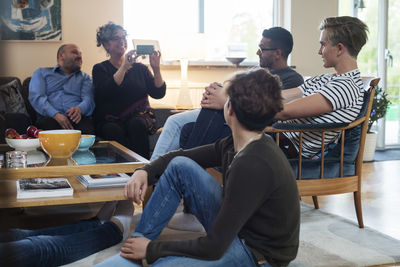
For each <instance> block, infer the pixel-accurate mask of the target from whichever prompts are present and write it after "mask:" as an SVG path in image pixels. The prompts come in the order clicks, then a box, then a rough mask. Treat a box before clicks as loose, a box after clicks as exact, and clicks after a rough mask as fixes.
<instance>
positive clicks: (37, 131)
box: [33, 129, 43, 138]
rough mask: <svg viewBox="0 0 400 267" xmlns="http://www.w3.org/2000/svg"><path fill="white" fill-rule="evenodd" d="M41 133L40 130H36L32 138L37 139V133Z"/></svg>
mask: <svg viewBox="0 0 400 267" xmlns="http://www.w3.org/2000/svg"><path fill="white" fill-rule="evenodd" d="M41 131H43V130H42V129H36V131H35V133H34V134H33V138H38V137H39V132H41Z"/></svg>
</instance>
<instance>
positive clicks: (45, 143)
mask: <svg viewBox="0 0 400 267" xmlns="http://www.w3.org/2000/svg"><path fill="white" fill-rule="evenodd" d="M80 139H81V131H79V130H50V131H41V132H40V133H39V141H40V145H41V146H42V148H43V150H44V151H45V152H46V153H47V155H49V157H50V158H70V157H71V155H72V154H73V153H74V152H75V150H76V149H77V148H78V146H79V141H80Z"/></svg>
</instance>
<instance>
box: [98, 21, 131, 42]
mask: <svg viewBox="0 0 400 267" xmlns="http://www.w3.org/2000/svg"><path fill="white" fill-rule="evenodd" d="M118 30H121V31H123V33H124V34H125V36H126V31H125V29H124V28H123V27H122V26H121V25H118V24H115V23H114V22H109V23H107V24H105V25H103V26H100V27H99V28H98V29H97V33H96V40H97V46H101V45H102V46H103V47H104V44H105V43H107V42H108V41H110V40H111V38H112V37H113V35H114V33H115V32H116V31H118Z"/></svg>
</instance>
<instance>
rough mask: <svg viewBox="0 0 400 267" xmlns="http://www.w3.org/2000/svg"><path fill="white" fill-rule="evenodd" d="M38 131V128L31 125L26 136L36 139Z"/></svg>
mask: <svg viewBox="0 0 400 267" xmlns="http://www.w3.org/2000/svg"><path fill="white" fill-rule="evenodd" d="M36 130H37V128H36V127H35V126H33V125H30V126H29V127H28V129H26V134H27V135H28V136H31V137H34V135H35V131H36Z"/></svg>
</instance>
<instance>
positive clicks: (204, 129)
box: [180, 108, 232, 149]
mask: <svg viewBox="0 0 400 267" xmlns="http://www.w3.org/2000/svg"><path fill="white" fill-rule="evenodd" d="M231 134H232V132H231V129H230V128H229V126H228V125H227V124H226V123H225V118H224V112H223V110H216V109H208V108H202V109H201V111H200V114H199V116H198V117H197V120H196V122H195V123H193V122H192V123H187V124H185V126H184V127H183V128H182V131H181V136H180V147H181V148H183V149H189V148H193V147H197V146H202V145H208V144H212V143H214V142H215V141H217V140H218V139H221V138H224V137H227V136H229V135H231Z"/></svg>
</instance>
